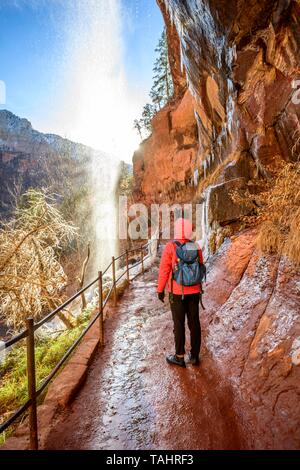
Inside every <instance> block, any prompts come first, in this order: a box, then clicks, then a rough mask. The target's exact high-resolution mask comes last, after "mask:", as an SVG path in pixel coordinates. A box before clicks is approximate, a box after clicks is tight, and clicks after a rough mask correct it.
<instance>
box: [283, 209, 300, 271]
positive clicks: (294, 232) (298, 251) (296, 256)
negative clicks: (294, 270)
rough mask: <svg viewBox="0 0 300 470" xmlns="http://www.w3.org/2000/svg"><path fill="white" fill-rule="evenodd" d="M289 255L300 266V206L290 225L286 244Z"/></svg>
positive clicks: (285, 249) (286, 252)
mask: <svg viewBox="0 0 300 470" xmlns="http://www.w3.org/2000/svg"><path fill="white" fill-rule="evenodd" d="M284 252H285V254H286V255H287V257H288V258H289V259H291V260H293V261H294V262H295V263H296V264H297V265H298V266H300V208H299V209H298V210H297V211H296V213H295V215H294V217H293V218H292V222H291V225H290V232H289V234H288V236H287V239H286V243H285V246H284Z"/></svg>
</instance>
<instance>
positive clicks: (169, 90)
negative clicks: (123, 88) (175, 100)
mask: <svg viewBox="0 0 300 470" xmlns="http://www.w3.org/2000/svg"><path fill="white" fill-rule="evenodd" d="M155 52H156V53H157V55H158V56H157V59H156V61H155V63H154V68H153V72H154V76H153V81H154V83H153V86H152V88H151V91H150V98H151V100H152V103H153V104H154V106H156V107H157V108H158V110H159V109H161V108H162V107H163V106H165V105H166V104H167V103H169V101H170V99H171V98H172V96H173V93H174V89H173V80H172V75H171V69H170V63H169V56H168V42H167V33H166V30H165V29H164V31H163V33H162V35H161V38H160V40H159V42H158V46H157V48H156V49H155Z"/></svg>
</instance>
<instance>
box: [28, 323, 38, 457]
mask: <svg viewBox="0 0 300 470" xmlns="http://www.w3.org/2000/svg"><path fill="white" fill-rule="evenodd" d="M26 326H27V331H28V336H27V384H28V397H29V400H30V401H31V405H30V409H29V431H30V449H31V450H38V430H37V409H36V382H35V356H34V323H33V318H28V319H27V320H26Z"/></svg>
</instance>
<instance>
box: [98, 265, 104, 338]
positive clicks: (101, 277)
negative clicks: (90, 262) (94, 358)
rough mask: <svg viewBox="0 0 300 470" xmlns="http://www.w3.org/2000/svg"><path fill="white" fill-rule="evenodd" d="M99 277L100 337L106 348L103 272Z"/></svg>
mask: <svg viewBox="0 0 300 470" xmlns="http://www.w3.org/2000/svg"><path fill="white" fill-rule="evenodd" d="M98 277H99V281H98V282H99V284H98V286H99V336H100V344H101V346H104V322H103V276H102V271H99V273H98Z"/></svg>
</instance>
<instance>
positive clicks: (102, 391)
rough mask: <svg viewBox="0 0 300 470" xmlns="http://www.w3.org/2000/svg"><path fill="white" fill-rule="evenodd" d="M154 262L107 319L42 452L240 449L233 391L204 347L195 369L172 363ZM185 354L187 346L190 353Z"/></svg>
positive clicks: (168, 320)
mask: <svg viewBox="0 0 300 470" xmlns="http://www.w3.org/2000/svg"><path fill="white" fill-rule="evenodd" d="M157 270H158V267H157V265H155V266H153V267H152V268H151V269H150V270H149V271H148V272H147V273H146V274H145V275H144V276H141V277H139V278H138V279H136V280H135V281H134V282H133V283H132V286H131V287H130V288H129V289H128V290H127V291H126V292H125V294H124V296H123V298H122V300H121V302H120V304H119V306H118V307H117V308H116V309H114V310H111V312H110V315H109V316H108V318H107V319H106V346H105V348H104V350H103V351H99V353H98V355H97V357H96V358H95V359H94V362H93V364H92V366H91V367H90V370H89V374H88V378H87V381H86V383H85V385H84V387H83V389H82V390H81V392H80V393H79V395H78V396H77V397H76V399H75V400H74V402H73V404H72V406H71V408H70V409H69V410H68V411H66V412H65V413H64V414H63V415H62V416H61V418H60V420H59V421H58V422H57V423H56V424H55V425H54V427H53V430H52V432H51V433H50V436H49V438H48V440H47V443H46V446H45V448H47V449H106V450H112V449H118V450H121V449H129V450H134V449H170V450H171V449H182V450H183V449H238V448H241V447H243V446H242V443H241V442H240V440H239V432H238V429H237V426H236V422H235V416H234V413H233V411H232V409H231V405H232V397H231V391H230V389H229V387H228V386H227V385H226V383H224V382H223V380H222V377H220V376H218V374H217V373H216V372H215V371H214V364H213V362H212V361H211V359H210V358H209V356H208V355H207V354H206V352H205V348H203V350H202V362H201V365H200V367H193V366H191V365H188V366H187V368H186V369H181V368H176V367H174V366H173V367H172V366H169V365H168V364H167V363H166V361H165V354H166V353H167V352H173V331H172V320H171V315H170V313H169V306H168V304H167V303H166V304H164V305H163V304H161V303H160V302H159V301H158V300H157V298H156V292H155V288H156V279H157ZM187 350H188V349H187Z"/></svg>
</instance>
